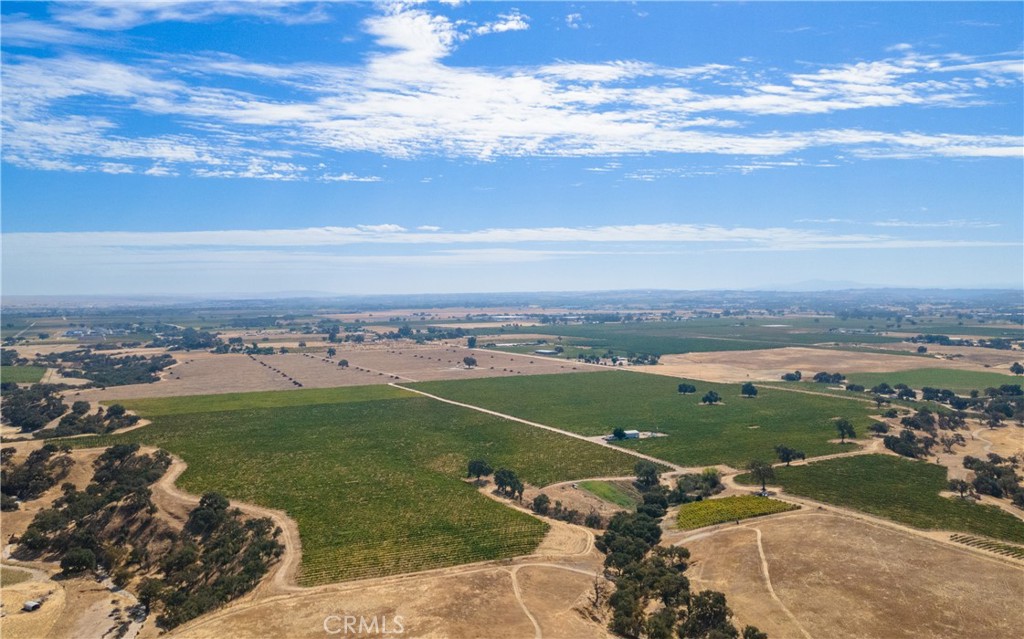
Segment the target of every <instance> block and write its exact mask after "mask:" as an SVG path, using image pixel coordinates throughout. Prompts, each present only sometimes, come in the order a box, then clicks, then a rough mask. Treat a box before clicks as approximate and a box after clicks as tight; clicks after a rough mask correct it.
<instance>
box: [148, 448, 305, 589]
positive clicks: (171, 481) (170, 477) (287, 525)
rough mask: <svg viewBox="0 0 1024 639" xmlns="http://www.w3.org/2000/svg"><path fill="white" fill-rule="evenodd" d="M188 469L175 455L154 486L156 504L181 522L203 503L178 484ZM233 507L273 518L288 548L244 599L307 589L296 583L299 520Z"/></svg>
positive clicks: (238, 505)
mask: <svg viewBox="0 0 1024 639" xmlns="http://www.w3.org/2000/svg"><path fill="white" fill-rule="evenodd" d="M155 450H156V449H155V448H149V449H148V450H147V452H152V451H155ZM187 468H188V464H186V463H185V462H184V461H183V460H182V459H180V458H178V457H175V456H173V455H172V456H171V466H170V467H169V468H168V469H167V472H165V473H164V476H163V477H161V478H160V479H158V480H157V481H156V483H154V484H153V485H152V486H151V489H152V491H153V503H155V504H156V505H157V507H158V508H159V509H160V511H162V512H163V513H166V514H167V515H168V516H169V517H171V518H172V519H174V520H176V521H179V522H180V523H184V522H185V520H186V519H187V518H188V512H189V511H190V510H191V509H192V508H194V507H195V506H197V505H198V504H199V497H197V496H196V495H193V494H192V493H188V492H185V491H184V490H181V489H180V488H178V486H177V485H176V484H175V482H177V481H178V478H179V477H181V474H182V473H184V472H185V469H187ZM231 505H232V506H234V507H236V508H238V509H239V510H241V511H242V512H243V513H245V514H246V515H249V516H250V517H269V518H270V519H271V520H272V521H273V522H274V524H275V525H276V526H277V527H279V528H280V529H281V535H280V536H279V537H278V541H279V542H280V543H281V544H282V545H283V546H284V551H283V552H282V553H281V556H280V557H279V559H278V561H277V562H275V563H274V565H273V566H272V567H271V568H270V575H269V577H264V578H263V579H262V580H260V583H259V584H258V585H257V586H256V587H255V588H253V590H252V591H251V592H249V593H248V594H247V595H245V597H243V598H254V597H256V596H266V595H271V594H276V593H278V592H297V591H302V590H305V589H304V588H301V587H300V586H298V585H297V583H296V582H297V580H296V577H297V575H298V572H299V564H300V562H301V560H302V541H301V539H300V538H299V526H298V524H296V523H295V520H293V519H292V518H291V517H289V516H288V515H287V514H285V513H284V512H281V511H279V510H273V509H270V508H264V507H262V506H257V505H255V504H249V503H246V502H241V501H237V500H232V501H231Z"/></svg>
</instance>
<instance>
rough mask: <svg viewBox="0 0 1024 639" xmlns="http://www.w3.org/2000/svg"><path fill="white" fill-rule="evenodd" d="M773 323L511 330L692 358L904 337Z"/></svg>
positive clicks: (825, 324) (828, 324) (827, 324)
mask: <svg viewBox="0 0 1024 639" xmlns="http://www.w3.org/2000/svg"><path fill="white" fill-rule="evenodd" d="M774 323H776V322H775V321H773V320H769V319H768V318H759V319H757V320H741V319H738V318H723V319H717V320H715V319H706V320H686V321H679V322H631V323H623V324H619V323H607V324H577V325H568V326H564V325H557V326H547V325H542V326H524V327H520V328H517V329H508V328H506V329H505V332H506V333H507V334H509V335H514V334H515V333H516V332H522V333H534V334H536V333H540V334H544V335H559V336H562V337H563V338H565V339H567V340H569V342H570V343H577V340H579V339H581V338H582V339H585V340H586V345H588V346H592V347H595V348H610V349H612V350H613V351H615V352H616V353H620V352H628V351H633V352H637V353H657V354H661V355H664V354H666V353H690V352H708V351H739V350H751V349H760V348H782V347H786V346H808V345H811V344H823V343H833V342H839V343H864V344H884V343H891V342H898V341H900V338H898V337H888V336H882V335H873V334H861V333H830V332H828V331H829V328H838V327H846V324H845V323H842V322H839V320H834V319H831V318H829V319H826V320H823V321H822V322H821V323H817V324H815V323H813V322H809V321H807V320H806V319H802V320H793V319H788V318H786V319H780V320H778V324H783V326H768V324H774Z"/></svg>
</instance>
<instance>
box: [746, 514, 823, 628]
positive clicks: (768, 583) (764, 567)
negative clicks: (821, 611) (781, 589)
mask: <svg viewBox="0 0 1024 639" xmlns="http://www.w3.org/2000/svg"><path fill="white" fill-rule="evenodd" d="M751 528H752V529H753V531H754V532H755V533H757V554H758V555H760V557H761V575H762V576H763V577H764V585H765V587H766V588H767V589H768V594H770V595H771V596H772V599H774V600H775V603H777V604H779V608H782V612H784V613H786V616H787V617H789V619H790V621H792V622H793V624H794V625H795V626H796V627H797V628H799V629H800V632H801V633H802V634H803V636H804V637H806V638H807V639H812V638H811V635H810V633H809V632H807V630H806V629H805V628H804V627H803V625H801V623H800V621H799V620H798V619H797V618H796V615H794V614H793V612H792V611H791V610H790V609H789V608H788V607H787V606H786V604H784V603H782V599H779V596H778V595H777V594H775V587H774V586H772V578H771V574H770V573H769V572H768V557H766V556H765V554H764V544H762V543H761V529H760V528H756V527H751Z"/></svg>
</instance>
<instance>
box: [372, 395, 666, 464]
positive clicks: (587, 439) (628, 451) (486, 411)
mask: <svg viewBox="0 0 1024 639" xmlns="http://www.w3.org/2000/svg"><path fill="white" fill-rule="evenodd" d="M388 385H389V386H394V387H395V388H401V389H403V390H407V391H410V392H413V393H416V394H418V395H422V396H424V397H429V398H430V399H434V400H437V401H439V402H444V403H445V404H451V405H453V406H461V407H462V408H468V409H470V410H475V411H477V412H480V413H484V414H487V415H492V416H494V417H500V418H502V419H507V420H509V421H513V422H519V423H520V424H526V425H527V426H533V427H534V428H543V429H544V430H549V431H551V432H553V433H558V434H559V435H564V436H566V437H572V438H573V439H580V440H582V441H585V442H590V443H591V444H596V445H598V446H604V447H605V448H611V449H613V450H617V451H620V452H623V453H626V454H627V455H632V456H633V457H637V458H640V459H645V460H647V461H649V462H654V463H655V464H660V465H662V466H668V467H669V468H671V469H672V470H673V471H675V472H680V471H681V470H682V469H683V467H682V466H679V465H677V464H673V463H672V462H667V461H665V460H664V459H658V458H657V457H651V456H650V455H645V454H643V453H641V452H637V451H635V450H631V449H629V448H623V447H621V446H613V445H611V444H609V443H607V442H604V441H600V440H595V439H594V438H593V437H586V436H584V435H580V434H577V433H572V432H569V431H567V430H562V429H561V428H555V427H554V426H548V425H547V424H539V423H537V422H531V421H527V420H525V419H521V418H519V417H515V416H513V415H508V414H506V413H499V412H498V411H495V410H490V409H489V408H483V407H482V406H475V405H473V404H464V403H462V402H456V401H454V400H451V399H445V398H444V397H439V396H437V395H431V394H430V393H425V392H423V391H421V390H417V389H415V388H409V387H407V386H402V385H401V384H388Z"/></svg>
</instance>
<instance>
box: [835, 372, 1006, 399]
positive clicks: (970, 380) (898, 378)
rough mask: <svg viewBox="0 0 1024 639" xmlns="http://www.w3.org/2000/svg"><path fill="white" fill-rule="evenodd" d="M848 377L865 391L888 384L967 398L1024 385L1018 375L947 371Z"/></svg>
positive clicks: (869, 374) (857, 374)
mask: <svg viewBox="0 0 1024 639" xmlns="http://www.w3.org/2000/svg"><path fill="white" fill-rule="evenodd" d="M848 377H849V381H850V382H853V383H855V384H860V385H861V386H864V387H865V388H871V387H872V386H876V385H878V384H881V383H882V382H885V383H887V384H889V385H890V386H891V385H893V384H906V385H907V386H910V387H911V388H916V389H918V390H920V389H921V388H923V387H924V386H931V387H933V388H948V389H949V390H951V391H953V392H954V393H960V394H962V395H966V394H967V393H968V392H970V391H972V390H977V391H982V392H984V391H985V389H986V388H988V387H990V386H991V387H995V388H998V387H1000V386H1002V385H1003V384H1024V378H1022V377H1021V376H1019V375H1009V374H1004V373H995V372H986V371H965V370H950V369H945V368H919V369H915V370H906V371H898V372H888V373H854V374H851V375H849V376H848Z"/></svg>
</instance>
